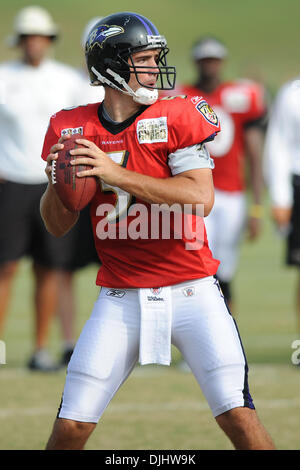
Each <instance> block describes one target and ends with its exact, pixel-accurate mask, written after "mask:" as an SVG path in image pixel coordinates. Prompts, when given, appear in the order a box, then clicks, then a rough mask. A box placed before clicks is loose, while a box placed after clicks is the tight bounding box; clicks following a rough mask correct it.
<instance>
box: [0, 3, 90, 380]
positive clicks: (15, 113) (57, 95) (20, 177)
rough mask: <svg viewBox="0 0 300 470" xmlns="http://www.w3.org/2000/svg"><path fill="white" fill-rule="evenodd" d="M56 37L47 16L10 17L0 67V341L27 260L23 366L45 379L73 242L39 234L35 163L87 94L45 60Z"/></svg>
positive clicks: (41, 179) (38, 12) (40, 12)
mask: <svg viewBox="0 0 300 470" xmlns="http://www.w3.org/2000/svg"><path fill="white" fill-rule="evenodd" d="M57 37H58V27H57V25H56V24H55V23H54V21H53V19H52V17H51V16H50V14H49V13H48V11H46V10H45V9H44V8H42V7H38V6H29V7H26V8H24V9H22V10H20V11H19V13H18V14H17V15H16V18H15V22H14V31H13V34H12V35H11V36H10V37H9V38H8V43H9V45H10V46H12V47H15V48H17V50H18V51H19V59H17V60H12V61H8V62H5V63H3V64H1V65H0V81H1V85H2V86H3V100H2V103H1V104H0V138H1V152H0V179H1V184H0V218H1V231H0V336H1V337H3V335H4V325H5V316H6V315H5V314H6V312H7V308H8V303H9V299H10V295H11V288H12V282H13V280H14V277H15V274H16V270H17V267H18V262H19V260H20V259H21V258H22V257H23V256H28V257H30V258H31V259H32V261H33V264H32V268H33V276H34V281H35V290H34V306H35V339H34V351H33V354H32V357H31V358H30V360H29V363H28V366H29V368H30V369H36V370H43V371H51V370H56V368H57V364H56V363H55V362H54V361H53V359H52V358H51V356H50V354H49V352H48V351H47V342H48V336H49V328H50V324H51V320H52V318H53V314H54V312H55V311H56V309H57V299H58V293H59V292H60V293H61V292H63V288H62V286H61V288H60V290H59V289H58V287H59V282H58V280H59V277H58V273H61V272H62V270H65V269H67V268H68V265H69V263H70V259H71V257H72V256H73V254H74V251H73V248H72V247H73V246H74V245H73V244H74V243H75V241H74V240H75V236H74V234H70V235H68V236H66V237H64V238H63V239H61V240H58V239H55V238H54V237H52V236H51V235H49V233H48V232H47V231H46V229H45V228H44V224H43V222H42V220H41V218H40V213H39V202H40V198H41V195H42V194H43V192H44V190H45V187H46V185H47V177H46V175H45V171H44V165H43V164H41V158H40V155H41V151H42V145H43V139H44V135H45V132H46V129H47V125H48V123H49V118H50V116H51V115H52V114H53V113H54V112H56V111H57V109H62V108H66V107H71V106H74V105H78V104H80V103H82V102H85V101H86V100H85V93H86V90H87V85H86V82H84V81H83V80H82V77H81V76H80V74H79V73H78V71H77V70H75V69H73V68H71V67H69V66H67V65H65V64H62V63H59V62H57V61H54V60H52V59H49V55H50V52H51V50H52V45H53V43H54V41H55V40H56V39H57ZM68 131H69V130H68ZM69 328H70V325H69ZM65 340H66V341H68V338H65Z"/></svg>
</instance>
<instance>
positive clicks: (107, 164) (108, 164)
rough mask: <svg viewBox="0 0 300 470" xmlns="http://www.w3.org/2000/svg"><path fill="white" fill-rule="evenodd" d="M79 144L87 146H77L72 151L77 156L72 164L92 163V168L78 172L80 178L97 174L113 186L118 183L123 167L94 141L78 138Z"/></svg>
mask: <svg viewBox="0 0 300 470" xmlns="http://www.w3.org/2000/svg"><path fill="white" fill-rule="evenodd" d="M76 142H77V143H78V144H82V145H84V146H85V148H82V147H81V148H77V149H74V150H71V151H70V154H71V155H74V156H76V157H79V158H76V160H72V161H71V162H70V163H71V165H91V166H92V167H93V168H92V169H91V170H84V171H80V172H78V173H77V176H78V177H79V178H82V177H84V176H96V177H98V178H100V179H101V180H102V181H104V182H105V183H107V184H109V185H111V186H117V185H118V175H119V173H120V171H122V170H123V168H122V167H121V166H120V165H118V164H117V163H115V162H114V161H113V160H112V159H111V158H110V157H109V156H108V155H107V153H105V152H103V151H102V150H101V149H100V148H99V147H97V145H96V144H95V143H94V142H91V141H89V140H86V139H76Z"/></svg>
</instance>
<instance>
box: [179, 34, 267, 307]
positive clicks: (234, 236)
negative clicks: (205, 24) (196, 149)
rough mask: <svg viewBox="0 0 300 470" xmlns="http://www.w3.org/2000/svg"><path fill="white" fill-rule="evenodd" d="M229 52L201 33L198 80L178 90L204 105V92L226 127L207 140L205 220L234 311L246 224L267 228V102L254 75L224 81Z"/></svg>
mask: <svg viewBox="0 0 300 470" xmlns="http://www.w3.org/2000/svg"><path fill="white" fill-rule="evenodd" d="M227 55H228V51H227V48H226V47H225V45H224V44H223V43H222V42H221V41H219V40H218V39H216V38H214V37H210V36H207V37H204V38H202V39H200V40H199V41H198V42H197V43H196V44H195V45H194V47H193V49H192V58H193V62H194V65H195V68H196V72H197V77H196V81H195V84H194V85H185V86H181V87H179V88H178V89H177V90H176V92H177V93H180V94H187V95H191V96H192V97H193V98H192V100H193V101H194V103H195V106H197V107H201V103H202V101H203V98H204V99H205V100H206V101H207V102H208V103H209V105H211V106H212V107H213V109H214V111H215V112H216V114H217V115H218V117H219V119H220V122H221V132H220V133H219V134H218V135H217V137H216V138H215V139H214V141H213V142H209V143H208V144H207V148H208V150H209V152H210V154H211V156H212V157H213V158H214V164H215V168H214V170H213V180H214V187H215V204H214V207H213V209H212V211H211V213H210V214H209V216H208V217H206V219H205V225H206V228H207V235H208V240H209V243H210V247H211V249H212V252H213V255H214V256H215V258H217V259H219V260H220V266H219V269H218V272H217V277H218V279H219V282H220V285H221V288H222V291H223V294H224V297H225V299H226V301H227V303H228V305H229V306H230V308H231V309H232V310H233V312H234V305H233V304H234V302H233V294H232V280H233V278H234V275H235V272H236V268H237V263H238V252H239V244H240V241H241V239H242V235H243V232H244V230H245V228H246V225H247V226H248V234H249V238H250V240H255V239H256V238H257V237H258V235H259V233H260V228H261V227H260V223H261V221H260V219H261V216H262V206H261V204H262V201H261V198H262V189H263V177H262V164H261V160H262V158H261V157H262V149H263V137H264V127H263V125H264V119H265V116H266V103H265V97H264V89H263V87H262V86H261V85H260V84H258V83H255V82H253V81H250V80H231V81H223V79H222V72H223V67H224V63H225V59H226V58H227ZM201 97H203V98H201ZM207 112H208V113H209V109H208V110H207ZM208 118H209V116H208ZM245 157H246V158H245ZM246 161H247V163H248V164H249V170H250V171H249V190H250V191H251V193H252V204H251V205H250V208H249V209H247V202H246V193H245V191H246V187H247V183H246V178H245V162H246Z"/></svg>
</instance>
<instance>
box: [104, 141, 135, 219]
mask: <svg viewBox="0 0 300 470" xmlns="http://www.w3.org/2000/svg"><path fill="white" fill-rule="evenodd" d="M107 155H108V156H109V157H110V158H111V159H112V160H113V161H114V162H115V163H117V164H118V165H121V166H122V167H123V168H126V165H127V162H128V157H129V152H128V151H127V150H121V151H116V152H107ZM101 189H102V192H103V193H105V192H113V193H115V195H116V202H115V206H114V210H111V211H109V212H108V213H107V215H106V219H107V221H108V222H109V223H116V222H118V221H119V220H120V219H122V218H123V217H125V216H127V211H128V208H129V207H130V205H131V204H132V202H133V196H132V195H131V194H129V193H127V192H126V191H124V190H123V189H121V188H118V187H117V186H111V185H110V184H107V183H104V181H101Z"/></svg>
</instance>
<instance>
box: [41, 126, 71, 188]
mask: <svg viewBox="0 0 300 470" xmlns="http://www.w3.org/2000/svg"><path fill="white" fill-rule="evenodd" d="M70 137H71V136H70V135H69V134H67V135H64V136H62V137H60V139H59V140H58V142H57V144H54V145H52V147H51V148H50V153H49V155H48V156H47V159H46V162H47V164H46V168H45V173H46V175H47V177H48V180H49V183H50V184H52V161H53V160H57V158H58V153H57V152H59V151H60V150H62V149H63V148H64V145H63V142H64V141H65V140H68V139H70Z"/></svg>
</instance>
